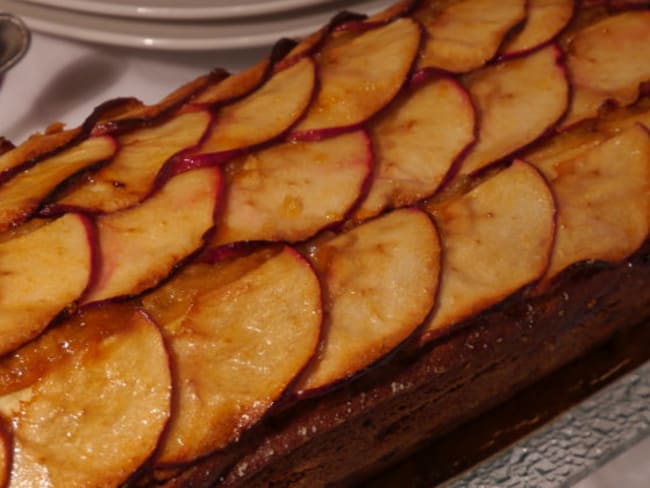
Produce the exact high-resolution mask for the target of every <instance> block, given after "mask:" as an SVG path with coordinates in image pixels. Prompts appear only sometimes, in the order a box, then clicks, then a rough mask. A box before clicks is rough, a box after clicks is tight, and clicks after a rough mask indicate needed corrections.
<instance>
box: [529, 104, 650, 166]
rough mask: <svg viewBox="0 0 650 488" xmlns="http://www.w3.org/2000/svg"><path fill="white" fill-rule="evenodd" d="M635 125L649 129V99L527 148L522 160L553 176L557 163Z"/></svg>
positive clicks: (613, 111)
mask: <svg viewBox="0 0 650 488" xmlns="http://www.w3.org/2000/svg"><path fill="white" fill-rule="evenodd" d="M637 124H641V125H644V126H645V127H646V128H648V129H650V99H648V100H642V101H641V103H638V104H636V105H635V106H633V107H626V108H618V109H614V110H612V111H610V112H609V113H607V114H603V115H601V116H600V117H599V118H598V119H597V120H594V121H589V123H585V124H578V125H577V126H574V127H572V128H571V129H569V130H566V131H563V132H560V133H558V134H556V135H555V136H554V137H553V138H551V139H549V140H546V141H544V143H543V144H540V145H538V146H537V147H533V148H531V149H529V150H528V151H526V152H525V153H524V154H523V155H522V157H523V158H524V159H525V160H526V161H528V162H530V163H532V164H534V165H535V166H537V167H538V168H539V169H540V170H542V172H543V173H545V174H548V175H551V176H553V177H554V176H555V167H556V166H557V165H558V164H561V163H563V162H564V161H567V160H570V159H574V158H577V157H578V156H581V155H583V154H585V153H586V152H588V151H590V150H592V149H594V148H595V147H597V146H599V145H600V144H602V143H603V142H604V141H606V140H607V139H609V138H611V137H614V136H616V135H618V134H620V133H621V132H623V131H625V130H627V129H630V128H632V127H634V126H635V125H637Z"/></svg>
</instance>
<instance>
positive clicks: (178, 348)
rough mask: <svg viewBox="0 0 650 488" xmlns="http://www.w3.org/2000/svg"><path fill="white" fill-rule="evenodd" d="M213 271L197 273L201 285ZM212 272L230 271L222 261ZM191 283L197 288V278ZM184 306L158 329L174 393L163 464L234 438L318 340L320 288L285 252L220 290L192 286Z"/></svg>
mask: <svg viewBox="0 0 650 488" xmlns="http://www.w3.org/2000/svg"><path fill="white" fill-rule="evenodd" d="M232 265H233V266H234V267H235V272H234V274H235V275H238V274H240V273H241V272H242V269H241V268H240V267H239V264H238V263H237V260H234V261H233V264H232ZM214 272H215V271H214V270H212V271H211V270H210V269H209V268H208V269H205V268H204V275H205V280H206V281H207V283H208V284H210V283H213V282H214V279H213V278H212V277H211V276H210V274H212V273H214ZM216 272H218V273H225V274H226V275H229V274H231V272H230V271H229V265H228V264H226V265H222V266H220V267H219V266H217V268H216ZM186 276H187V275H186ZM180 279H182V280H186V279H187V278H186V277H185V278H184V277H180ZM190 280H193V283H195V284H199V283H200V280H197V279H196V276H193V277H190ZM172 281H173V280H172ZM185 282H186V283H187V281H185ZM183 288H184V289H186V288H187V286H184V287H183ZM190 302H191V303H190V306H189V308H188V309H187V311H186V312H184V313H182V314H181V315H180V316H179V317H178V318H176V319H175V320H172V321H171V322H168V323H165V324H163V333H164V335H165V336H166V339H167V343H168V345H169V347H170V351H171V356H172V370H173V371H174V388H175V391H176V397H175V405H174V413H173V415H172V419H171V422H170V425H169V430H168V432H167V435H166V436H165V438H164V439H163V444H162V449H161V452H160V454H159V455H158V457H157V463H158V464H163V465H168V464H177V463H184V462H188V461H191V460H193V459H195V458H197V457H200V456H203V455H205V454H208V453H210V452H212V451H214V450H216V449H221V448H224V447H226V446H228V445H229V444H230V443H232V442H234V441H236V440H237V439H238V438H239V437H240V435H241V434H242V432H243V431H245V430H246V429H248V428H249V427H250V426H251V425H253V424H255V423H256V422H257V421H258V420H259V419H260V418H261V417H262V416H263V415H264V414H265V413H266V412H267V411H268V409H269V408H270V407H271V406H272V405H273V404H274V403H275V402H276V400H278V399H279V398H280V396H281V395H282V393H283V392H284V391H285V390H286V388H287V386H288V385H289V384H290V383H291V382H292V381H293V379H294V378H295V377H296V375H297V374H298V373H299V372H300V371H302V369H303V368H304V366H305V364H306V363H307V361H308V360H309V359H310V358H311V357H312V356H313V355H314V353H315V351H316V348H317V345H318V340H319V337H320V329H321V320H322V306H321V291H320V284H319V282H318V279H317V277H316V275H315V273H314V271H313V270H312V268H311V266H310V265H309V263H308V262H307V261H306V260H305V259H304V258H303V257H302V256H301V255H300V254H298V253H297V252H296V251H295V250H293V249H291V248H289V247H285V248H284V249H283V250H281V252H279V253H277V254H275V255H274V256H272V257H271V258H269V259H267V260H265V261H263V262H261V263H259V264H258V265H257V266H255V267H253V268H252V269H250V270H249V271H248V272H244V273H243V274H241V276H238V277H237V278H235V279H232V280H230V281H226V282H224V283H223V284H221V286H214V287H212V286H207V287H206V286H205V285H203V286H201V285H200V284H199V290H198V292H196V293H195V295H193V296H192V298H191V299H190Z"/></svg>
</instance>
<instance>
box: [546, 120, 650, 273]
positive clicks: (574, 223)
mask: <svg viewBox="0 0 650 488" xmlns="http://www.w3.org/2000/svg"><path fill="white" fill-rule="evenodd" d="M540 167H541V168H543V170H544V172H545V174H546V176H547V178H548V179H549V181H550V182H551V186H552V188H553V191H554V192H555V196H556V199H557V204H558V232H557V242H556V244H555V248H554V251H553V256H552V259H551V264H550V266H549V269H548V272H547V274H546V276H545V279H546V280H550V279H551V278H553V277H554V276H556V275H557V274H558V273H559V272H560V271H562V270H563V269H565V268H567V267H568V266H570V265H571V264H574V263H577V262H580V261H585V260H600V261H606V262H617V261H620V260H622V259H624V258H626V257H628V256H629V255H630V254H632V253H633V252H634V251H635V250H637V249H638V248H639V247H640V246H641V244H642V243H643V242H644V241H645V240H646V238H647V236H648V231H649V230H650V200H649V198H648V195H649V194H650V135H649V134H648V130H647V129H645V128H643V127H642V126H640V125H636V126H634V127H632V128H631V129H628V130H626V131H624V132H623V133H621V134H620V135H618V136H616V137H613V138H611V139H609V140H607V141H605V142H603V143H602V144H600V145H598V146H597V147H595V148H593V149H591V150H590V151H587V152H584V153H582V154H580V155H578V156H577V157H575V158H569V159H565V160H562V161H559V160H556V164H554V165H553V166H550V165H545V164H542V165H540Z"/></svg>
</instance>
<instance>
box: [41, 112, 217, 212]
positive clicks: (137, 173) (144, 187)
mask: <svg viewBox="0 0 650 488" xmlns="http://www.w3.org/2000/svg"><path fill="white" fill-rule="evenodd" d="M211 119H212V116H211V115H210V113H209V112H207V111H199V112H190V113H185V114H182V115H178V116H176V117H174V118H172V119H169V120H168V121H166V122H164V123H162V124H160V125H155V126H153V127H145V128H141V129H137V130H134V131H132V132H128V133H126V134H124V135H122V136H120V137H119V138H118V142H119V146H120V149H119V152H118V153H117V155H116V156H115V158H113V160H112V161H111V163H110V164H109V165H107V166H105V167H103V168H102V169H100V170H99V171H97V172H95V173H92V174H90V175H89V176H88V177H87V178H86V179H85V180H82V181H81V182H79V183H78V184H76V185H74V186H72V187H71V188H70V189H69V190H68V191H66V192H65V194H64V195H63V196H62V197H61V198H59V199H58V200H57V201H56V202H55V203H54V204H53V205H51V206H49V210H50V211H52V210H56V207H57V206H59V207H63V208H81V209H84V210H87V211H90V212H115V211H116V210H120V209H123V208H126V207H130V206H132V205H135V204H137V203H138V202H140V201H141V200H142V199H143V198H145V197H146V196H147V195H148V194H149V193H150V192H152V191H153V190H154V188H153V187H154V182H155V180H156V177H157V175H158V172H159V171H160V170H161V168H162V167H163V165H164V163H165V162H166V161H167V160H168V159H169V158H171V157H172V156H173V155H174V154H176V153H177V152H179V151H181V150H184V149H187V148H189V147H192V146H194V145H196V144H197V143H198V142H199V141H200V139H201V137H202V136H203V134H204V133H205V131H206V129H207V127H208V125H209V124H210V121H211Z"/></svg>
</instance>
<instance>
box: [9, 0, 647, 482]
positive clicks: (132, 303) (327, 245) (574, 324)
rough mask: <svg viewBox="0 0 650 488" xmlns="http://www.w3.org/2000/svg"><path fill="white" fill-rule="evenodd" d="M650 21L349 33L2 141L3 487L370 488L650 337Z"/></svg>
mask: <svg viewBox="0 0 650 488" xmlns="http://www.w3.org/2000/svg"><path fill="white" fill-rule="evenodd" d="M649 85H650V3H649V2H648V1H646V0H641V1H639V0H609V1H607V0H591V1H587V0H584V1H582V2H574V1H572V0H528V1H526V0H421V1H418V0H406V1H402V2H400V3H397V4H395V5H394V6H392V7H390V8H388V9H386V10H385V11H383V12H381V13H379V14H375V15H373V16H370V17H366V16H364V15H362V14H359V13H350V12H343V13H341V14H339V15H336V16H335V17H333V19H332V21H331V22H330V23H329V24H328V25H326V26H324V27H323V28H322V29H321V30H319V31H318V32H315V33H313V34H312V35H310V36H308V37H306V38H304V39H301V40H281V41H279V42H278V43H277V44H276V45H275V46H274V48H273V49H272V50H271V52H270V54H269V56H268V57H267V58H266V59H263V60H260V62H259V63H258V64H256V65H255V66H253V67H251V68H250V69H248V70H245V71H242V72H239V73H234V74H230V73H227V72H225V71H224V70H221V69H215V70H214V71H212V72H211V73H208V74H206V75H205V76H201V77H199V78H197V79H196V80H193V81H191V82H189V83H188V84H187V85H185V86H183V87H181V88H179V89H178V90H176V91H175V92H173V93H171V94H170V95H169V96H168V97H166V98H165V99H163V100H161V101H160V102H159V103H156V104H154V105H146V104H144V103H142V102H140V101H139V100H137V99H134V98H120V99H115V100H110V101H108V102H106V103H104V104H102V105H101V106H99V107H97V108H96V109H95V110H94V111H93V113H92V114H91V115H90V116H89V117H88V118H87V119H86V121H85V122H84V123H83V124H81V125H80V126H79V127H77V128H72V129H66V128H65V127H63V126H62V125H61V124H55V125H53V126H51V127H50V128H48V129H47V130H45V131H44V132H43V133H39V134H35V135H33V136H32V137H30V138H29V139H27V140H26V141H24V142H23V143H20V144H18V145H16V146H14V145H13V144H11V143H10V142H9V141H7V140H5V139H2V140H0V151H1V152H0V330H2V334H1V335H0V353H1V357H0V419H2V422H1V423H0V440H2V442H0V486H9V487H14V486H15V487H18V486H51V487H75V486H79V487H86V486H97V487H108V486H168V487H190V486H191V487H203V486H206V487H207V486H224V487H226V486H227V487H235V486H246V487H254V486H268V487H271V486H272V487H281V486H282V487H285V486H286V487H293V486H306V487H315V486H329V485H337V486H341V485H353V484H355V483H361V482H362V481H363V480H364V479H366V478H367V477H368V476H371V475H372V474H373V473H375V472H377V470H379V469H384V468H386V467H387V466H389V465H391V464H392V463H395V462H397V461H398V460H400V459H403V458H404V457H405V456H407V455H408V454H409V453H411V452H413V451H414V450H415V449H417V448H418V446H420V445H421V444H422V443H424V442H427V441H429V440H431V439H433V438H435V437H438V436H441V435H443V434H445V433H447V432H449V431H451V430H452V429H453V428H455V427H457V426H459V425H461V424H462V423H464V422H467V421H468V420H469V419H471V418H473V417H475V416H476V415H478V414H479V413H481V412H484V411H485V410H487V409H489V408H490V407H492V406H494V405H497V404H498V403H500V402H502V401H504V400H506V399H507V398H509V397H511V396H512V395H513V394H514V393H516V392H517V391H519V390H521V389H522V388H524V387H525V386H527V385H530V384H532V383H534V382H535V381H538V380H539V379H540V378H542V377H543V376H545V375H547V374H549V373H550V372H552V371H554V370H556V369H557V368H559V367H560V366H562V365H564V364H566V363H568V362H569V361H571V360H572V359H575V358H577V357H579V356H580V355H582V354H584V353H585V352H587V351H588V350H590V349H591V348H593V347H594V346H595V345H596V344H599V343H601V342H602V341H604V340H606V339H607V338H609V337H611V336H612V334H614V333H615V332H617V331H619V330H621V329H624V328H626V327H630V326H633V325H635V324H637V323H639V322H641V321H643V320H644V319H647V318H650V286H648V285H650V243H648V232H649V230H650V96H649V94H648V86H649Z"/></svg>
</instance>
